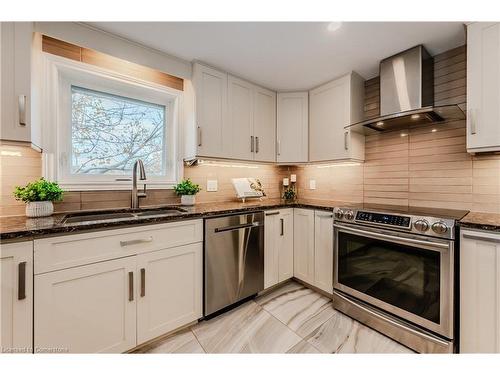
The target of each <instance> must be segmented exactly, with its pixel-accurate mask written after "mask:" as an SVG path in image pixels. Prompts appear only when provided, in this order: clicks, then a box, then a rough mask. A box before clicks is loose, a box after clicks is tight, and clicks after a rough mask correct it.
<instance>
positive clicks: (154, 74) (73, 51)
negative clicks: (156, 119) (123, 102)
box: [42, 35, 184, 90]
mask: <svg viewBox="0 0 500 375" xmlns="http://www.w3.org/2000/svg"><path fill="white" fill-rule="evenodd" d="M42 50H43V52H47V53H50V54H53V55H57V56H61V57H65V58H67V59H71V60H76V61H80V62H83V63H86V64H91V65H95V66H99V67H101V68H105V69H109V70H113V71H115V72H118V73H121V74H125V75H128V76H131V77H134V78H139V79H143V80H145V81H149V82H153V83H157V84H160V85H163V86H167V87H171V88H173V89H176V90H183V89H184V80H183V79H182V78H179V77H175V76H172V75H170V74H167V73H163V72H160V71H158V70H155V69H152V68H148V67H146V66H143V65H139V64H135V63H132V62H129V61H125V60H122V59H119V58H117V57H113V56H110V55H107V54H105V53H102V52H98V51H94V50H92V49H88V48H85V47H79V46H77V45H75V44H71V43H68V42H64V41H62V40H59V39H55V38H51V37H49V36H46V35H43V36H42Z"/></svg>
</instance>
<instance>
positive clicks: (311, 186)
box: [309, 180, 316, 190]
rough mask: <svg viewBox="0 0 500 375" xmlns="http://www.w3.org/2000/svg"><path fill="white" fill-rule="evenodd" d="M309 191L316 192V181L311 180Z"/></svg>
mask: <svg viewBox="0 0 500 375" xmlns="http://www.w3.org/2000/svg"><path fill="white" fill-rule="evenodd" d="M309 189H310V190H316V180H309Z"/></svg>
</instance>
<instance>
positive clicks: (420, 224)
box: [413, 219, 429, 232]
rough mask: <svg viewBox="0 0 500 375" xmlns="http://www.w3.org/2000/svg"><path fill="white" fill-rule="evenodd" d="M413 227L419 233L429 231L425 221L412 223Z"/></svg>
mask: <svg viewBox="0 0 500 375" xmlns="http://www.w3.org/2000/svg"><path fill="white" fill-rule="evenodd" d="M413 227H414V228H415V229H416V230H418V231H420V232H425V231H426V230H427V229H429V223H428V222H427V220H422V219H421V220H417V221H415V222H414V223H413Z"/></svg>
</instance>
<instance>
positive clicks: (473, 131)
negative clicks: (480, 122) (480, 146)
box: [469, 109, 477, 135]
mask: <svg viewBox="0 0 500 375" xmlns="http://www.w3.org/2000/svg"><path fill="white" fill-rule="evenodd" d="M469 116H470V134H471V135H474V134H476V123H477V109H471V110H470V111H469Z"/></svg>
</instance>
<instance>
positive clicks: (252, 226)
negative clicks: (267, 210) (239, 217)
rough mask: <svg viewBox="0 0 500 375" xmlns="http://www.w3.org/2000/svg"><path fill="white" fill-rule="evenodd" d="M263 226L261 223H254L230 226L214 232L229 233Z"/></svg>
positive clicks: (216, 229)
mask: <svg viewBox="0 0 500 375" xmlns="http://www.w3.org/2000/svg"><path fill="white" fill-rule="evenodd" d="M261 225H262V223H261V222H260V221H254V222H253V223H247V224H238V225H230V226H227V227H220V228H215V230H214V231H215V233H220V232H228V231H231V230H238V229H245V228H254V227H260V226H261Z"/></svg>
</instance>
